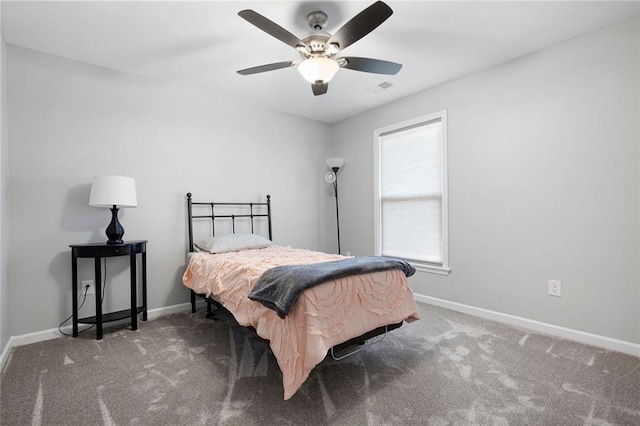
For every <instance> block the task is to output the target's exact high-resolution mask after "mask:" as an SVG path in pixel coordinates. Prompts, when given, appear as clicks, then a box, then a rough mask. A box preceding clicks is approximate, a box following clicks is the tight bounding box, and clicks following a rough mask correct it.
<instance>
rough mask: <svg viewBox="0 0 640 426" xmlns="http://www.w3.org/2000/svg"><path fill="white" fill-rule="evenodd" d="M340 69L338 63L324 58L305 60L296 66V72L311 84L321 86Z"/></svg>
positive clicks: (317, 57)
mask: <svg viewBox="0 0 640 426" xmlns="http://www.w3.org/2000/svg"><path fill="white" fill-rule="evenodd" d="M338 69H340V65H338V62H337V61H336V60H334V59H331V58H325V57H324V56H316V57H313V58H309V59H305V60H304V61H302V62H301V63H300V64H299V65H298V71H299V72H300V74H301V75H302V77H304V79H305V80H307V81H308V82H309V83H311V84H323V83H328V82H329V81H331V79H332V78H333V76H334V75H335V74H336V72H338Z"/></svg>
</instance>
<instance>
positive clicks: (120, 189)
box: [89, 176, 138, 244]
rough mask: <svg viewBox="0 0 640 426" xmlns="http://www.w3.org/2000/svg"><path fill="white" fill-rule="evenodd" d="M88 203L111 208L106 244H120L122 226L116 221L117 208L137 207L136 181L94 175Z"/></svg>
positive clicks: (127, 178)
mask: <svg viewBox="0 0 640 426" xmlns="http://www.w3.org/2000/svg"><path fill="white" fill-rule="evenodd" d="M89 205H90V206H92V207H105V208H109V209H111V223H109V226H107V229H106V232H105V233H106V234H107V238H108V240H107V244H122V236H123V235H124V228H123V227H122V225H121V224H120V222H119V221H118V208H121V207H137V206H138V201H137V199H136V181H135V180H134V179H133V178H130V177H125V176H94V177H93V183H92V184H91V196H90V197H89Z"/></svg>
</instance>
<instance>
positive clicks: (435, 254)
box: [376, 113, 448, 268]
mask: <svg viewBox="0 0 640 426" xmlns="http://www.w3.org/2000/svg"><path fill="white" fill-rule="evenodd" d="M444 117H445V116H444V113H440V114H435V115H433V116H429V117H422V118H421V119H416V120H412V121H411V122H407V123H402V124H400V125H397V126H390V127H389V128H385V129H380V130H379V131H377V132H376V133H377V148H378V158H377V160H378V170H377V175H378V182H377V183H378V191H377V196H378V197H377V209H378V211H377V222H378V223H377V224H376V225H377V226H376V227H377V230H376V231H377V234H378V240H377V245H378V247H377V251H378V252H379V253H378V254H381V255H384V256H395V257H400V258H404V259H407V260H412V261H417V262H418V263H424V264H426V265H432V266H436V267H441V268H443V267H444V268H448V265H447V259H446V221H445V220H444V219H445V213H446V211H445V210H446V204H445V201H446V194H445V177H446V175H445V171H446V170H445V169H446V163H445V161H444V159H445V155H444V154H445V153H444V151H443V150H444V149H445V148H446V145H445V129H444V123H443V119H444Z"/></svg>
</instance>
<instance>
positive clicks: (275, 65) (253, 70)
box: [238, 61, 296, 75]
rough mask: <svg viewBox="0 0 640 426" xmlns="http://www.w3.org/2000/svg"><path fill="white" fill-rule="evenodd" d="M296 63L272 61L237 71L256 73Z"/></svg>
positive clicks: (244, 73) (242, 73)
mask: <svg viewBox="0 0 640 426" xmlns="http://www.w3.org/2000/svg"><path fill="white" fill-rule="evenodd" d="M294 65H296V61H283V62H274V63H273V64H266V65H258V66H257V67H251V68H246V69H243V70H240V71H238V74H241V75H251V74H258V73H260V72H267V71H274V70H279V69H281V68H289V67H292V66H294Z"/></svg>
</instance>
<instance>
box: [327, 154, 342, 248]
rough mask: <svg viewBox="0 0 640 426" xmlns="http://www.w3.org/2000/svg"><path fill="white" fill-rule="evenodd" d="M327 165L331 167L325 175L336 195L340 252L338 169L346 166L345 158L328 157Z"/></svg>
mask: <svg viewBox="0 0 640 426" xmlns="http://www.w3.org/2000/svg"><path fill="white" fill-rule="evenodd" d="M327 166H329V168H330V169H331V171H330V172H327V174H326V175H324V180H325V181H327V183H330V184H332V185H333V194H334V195H335V197H336V228H337V230H338V254H341V252H340V209H339V208H338V170H340V167H342V166H344V158H337V157H334V158H327Z"/></svg>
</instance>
